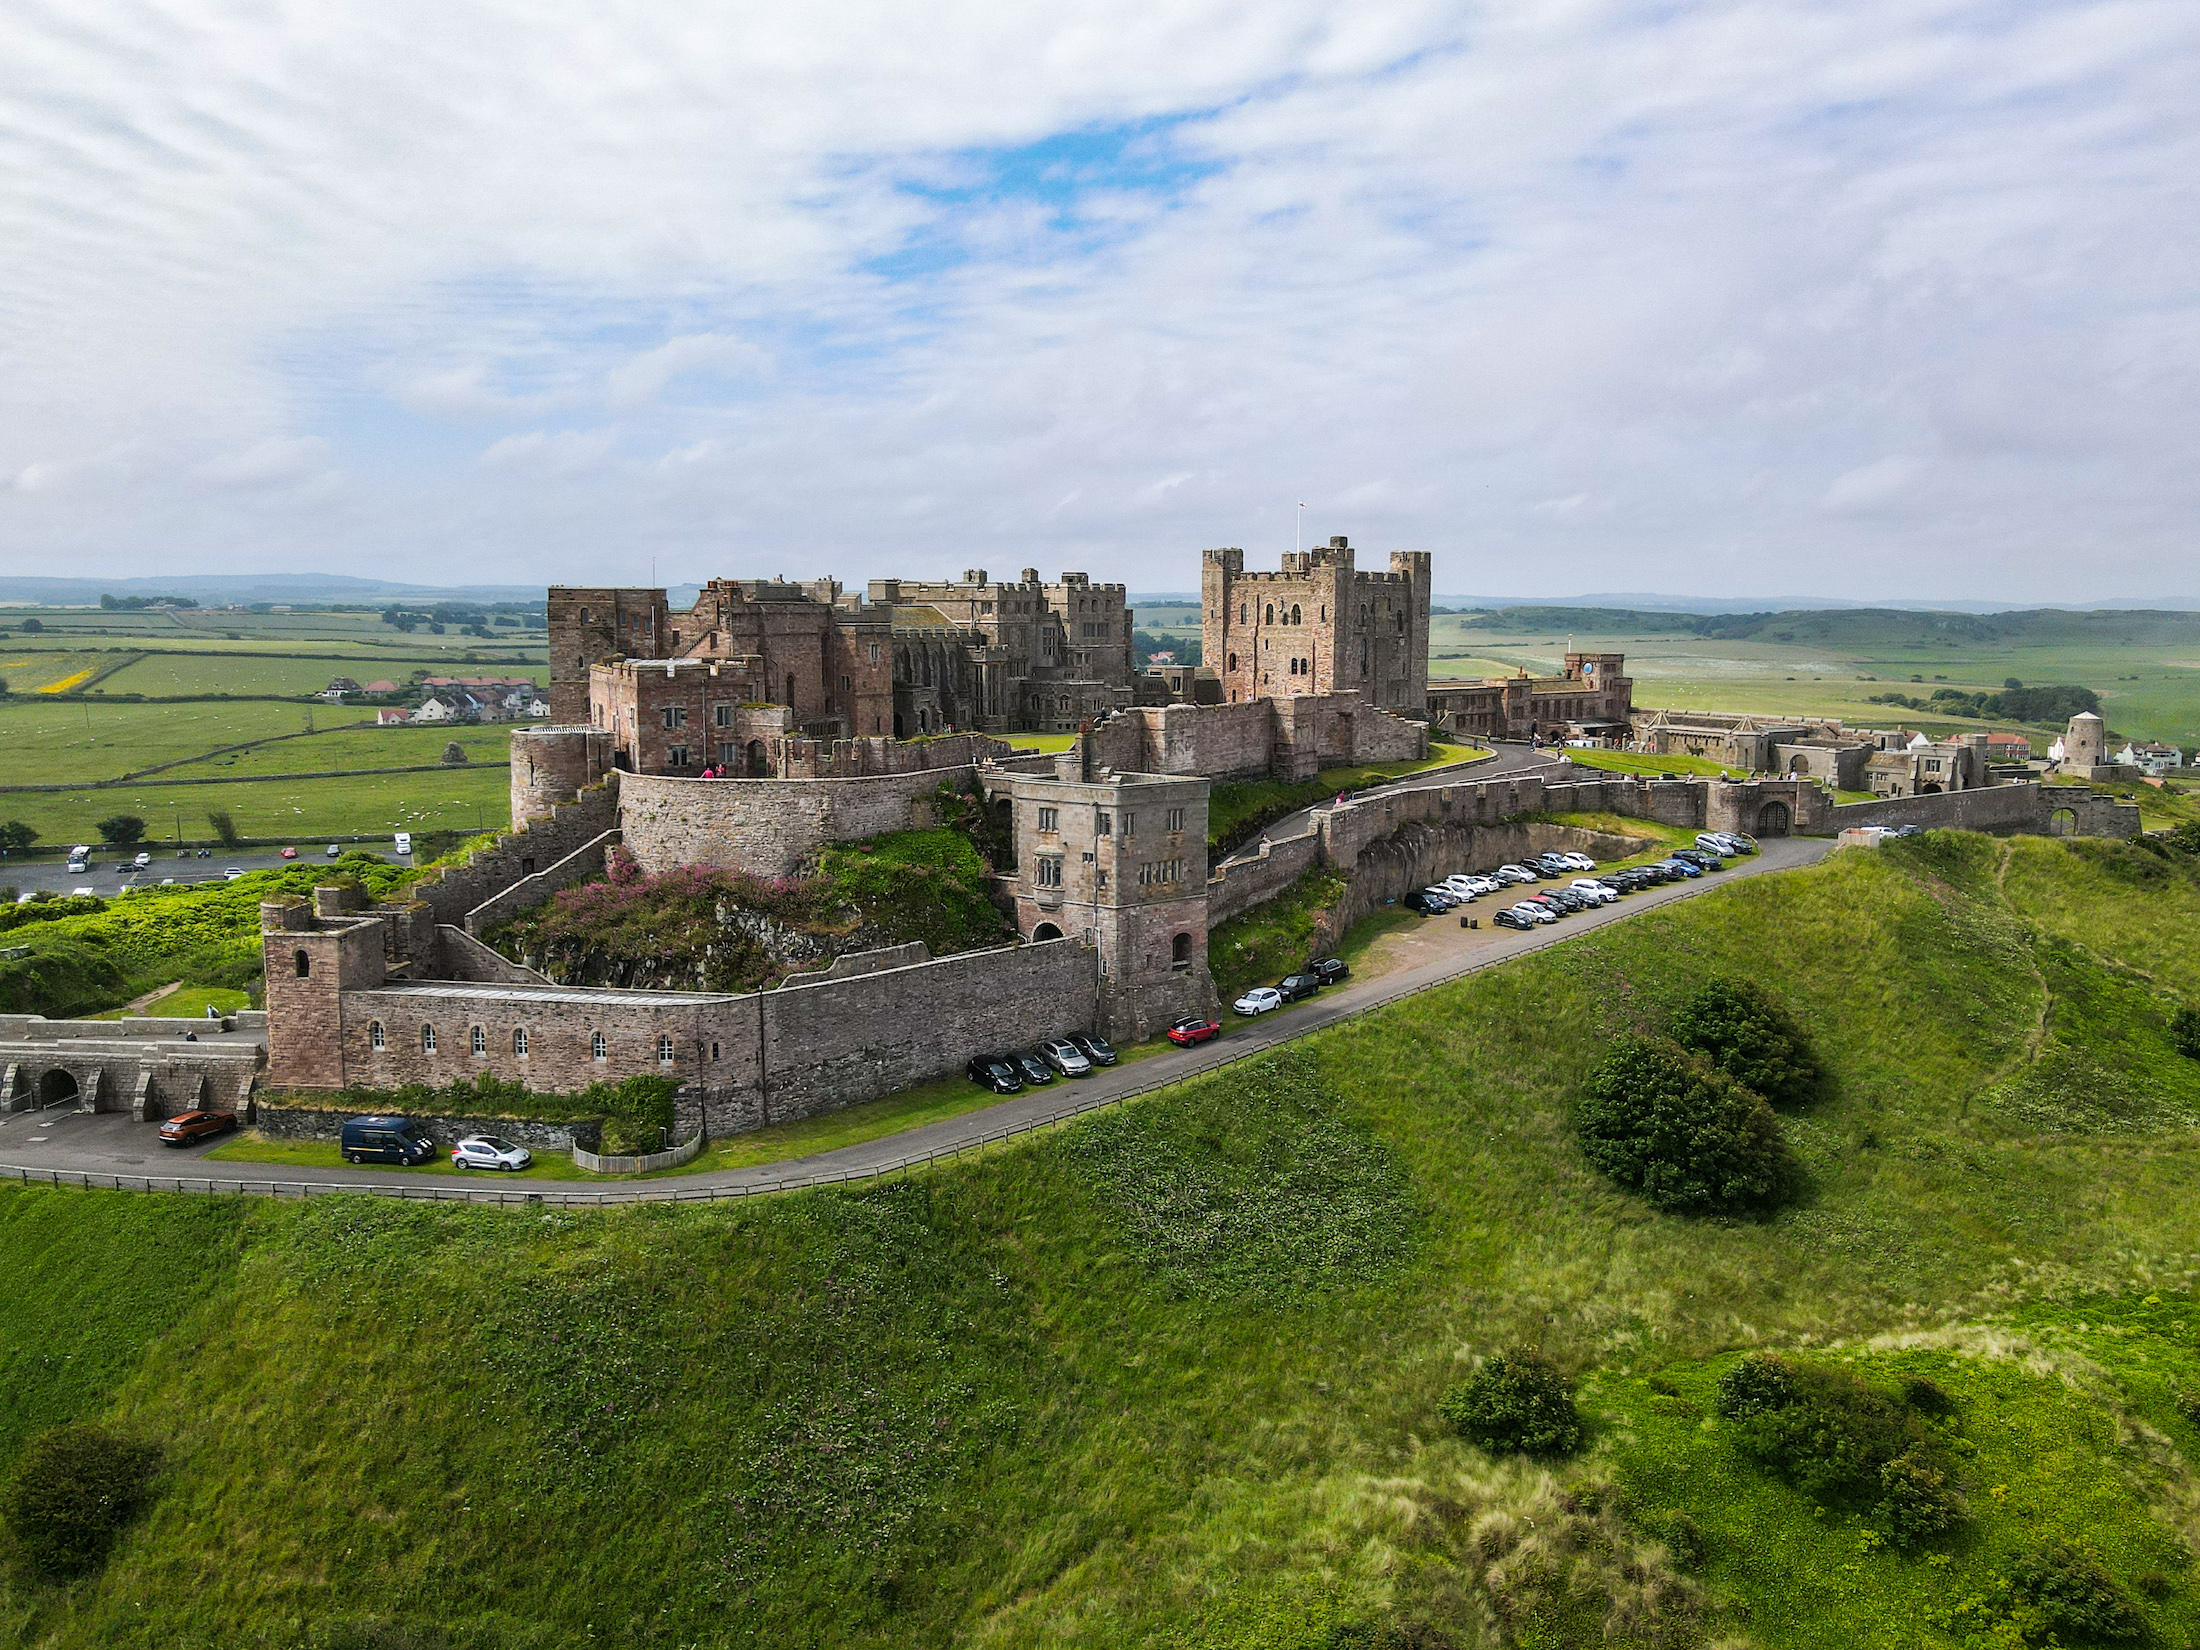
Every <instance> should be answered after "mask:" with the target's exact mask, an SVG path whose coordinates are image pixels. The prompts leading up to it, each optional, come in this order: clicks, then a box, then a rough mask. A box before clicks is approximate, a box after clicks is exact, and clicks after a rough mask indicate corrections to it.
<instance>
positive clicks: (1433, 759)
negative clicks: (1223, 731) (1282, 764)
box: [1207, 740, 1475, 853]
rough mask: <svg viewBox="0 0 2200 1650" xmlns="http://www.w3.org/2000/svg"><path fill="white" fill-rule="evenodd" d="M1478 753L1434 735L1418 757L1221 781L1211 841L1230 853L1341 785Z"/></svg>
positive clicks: (1212, 810) (1213, 797) (1210, 815)
mask: <svg viewBox="0 0 2200 1650" xmlns="http://www.w3.org/2000/svg"><path fill="white" fill-rule="evenodd" d="M1474 754H1475V751H1474V749H1473V747H1471V746H1467V745H1447V744H1444V743H1442V742H1441V741H1437V740H1431V741H1430V743H1429V754H1428V755H1427V756H1426V757H1424V758H1423V759H1422V760H1420V761H1418V762H1377V763H1371V764H1364V765H1359V766H1353V767H1342V768H1324V769H1323V770H1322V771H1321V772H1320V773H1319V774H1318V775H1316V776H1315V777H1314V778H1313V779H1311V780H1308V781H1306V782H1305V783H1303V784H1292V783H1291V782H1290V781H1289V780H1283V779H1234V780H1228V781H1225V782H1224V783H1222V784H1219V785H1216V786H1214V787H1213V789H1212V790H1211V791H1210V792H1209V793H1208V798H1207V846H1208V848H1209V850H1210V851H1212V852H1215V853H1228V852H1230V851H1231V850H1232V849H1234V848H1236V847H1238V846H1239V845H1240V844H1242V843H1245V842H1248V841H1250V840H1251V839H1252V837H1253V835H1254V833H1255V832H1257V831H1258V830H1259V829H1260V828H1261V827H1262V826H1263V825H1266V824H1269V823H1270V822H1272V821H1274V820H1278V819H1281V818H1282V817H1283V816H1284V815H1285V814H1289V813H1296V812H1297V811H1298V810H1299V809H1301V808H1305V807H1309V806H1311V805H1312V804H1314V803H1316V802H1321V801H1325V800H1327V799H1328V798H1330V797H1333V796H1335V795H1337V793H1338V792H1340V791H1355V790H1360V789H1363V788H1364V787H1366V786H1369V785H1372V784H1374V783H1376V782H1377V781H1378V780H1383V779H1398V778H1403V777H1404V776H1405V775H1407V774H1415V773H1422V772H1425V771H1427V770H1428V769H1430V768H1441V767H1447V766H1449V765H1450V764H1452V763H1455V762H1464V761H1466V760H1468V759H1469V758H1470V757H1472V756H1473V755H1474Z"/></svg>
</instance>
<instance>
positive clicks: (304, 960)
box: [292, 949, 313, 980]
mask: <svg viewBox="0 0 2200 1650" xmlns="http://www.w3.org/2000/svg"><path fill="white" fill-rule="evenodd" d="M292 961H293V962H294V963H295V965H296V966H297V969H298V978H299V979H301V980H302V979H304V978H305V977H306V976H307V975H308V974H310V973H312V972H313V959H312V958H311V957H309V956H307V955H306V954H305V952H304V951H303V950H302V949H301V950H300V951H299V953H298V955H297V956H296V957H295V958H293V959H292Z"/></svg>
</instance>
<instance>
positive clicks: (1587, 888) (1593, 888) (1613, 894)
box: [1566, 877, 1619, 905]
mask: <svg viewBox="0 0 2200 1650" xmlns="http://www.w3.org/2000/svg"><path fill="white" fill-rule="evenodd" d="M1566 887H1567V890H1568V891H1569V892H1571V893H1576V894H1579V895H1580V896H1581V897H1582V898H1583V899H1585V900H1588V901H1589V902H1590V903H1591V904H1593V905H1610V904H1611V903H1612V901H1614V900H1616V899H1618V898H1619V890H1618V889H1616V888H1607V887H1605V886H1604V884H1603V883H1601V882H1591V881H1590V880H1589V879H1588V878H1587V877H1576V878H1574V880H1573V881H1572V882H1569V883H1568V884H1567V885H1566Z"/></svg>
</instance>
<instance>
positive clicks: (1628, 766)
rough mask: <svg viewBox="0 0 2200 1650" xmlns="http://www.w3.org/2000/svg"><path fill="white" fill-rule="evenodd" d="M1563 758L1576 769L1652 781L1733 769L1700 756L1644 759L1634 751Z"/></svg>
mask: <svg viewBox="0 0 2200 1650" xmlns="http://www.w3.org/2000/svg"><path fill="white" fill-rule="evenodd" d="M1565 755H1566V756H1567V757H1568V758H1569V759H1570V760H1571V761H1572V762H1573V764H1574V766H1576V767H1579V768H1597V769H1600V770H1602V771H1603V772H1605V773H1633V774H1643V775H1646V776H1647V777H1649V778H1652V779H1655V778H1658V777H1659V776H1660V775H1664V774H1701V775H1708V776H1711V777H1714V778H1715V777H1717V776H1718V775H1719V774H1722V773H1731V772H1733V770H1732V769H1731V768H1728V767H1727V766H1725V765H1724V764H1723V763H1719V762H1714V761H1712V760H1711V759H1710V758H1709V757H1703V756H1644V755H1642V754H1640V753H1639V752H1636V751H1607V750H1569V751H1567V752H1566V753H1565Z"/></svg>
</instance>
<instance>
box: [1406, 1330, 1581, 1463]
mask: <svg viewBox="0 0 2200 1650" xmlns="http://www.w3.org/2000/svg"><path fill="white" fill-rule="evenodd" d="M1438 1408H1439V1413H1441V1414H1442V1415H1443V1417H1444V1419H1445V1420H1447V1421H1449V1422H1450V1423H1451V1424H1452V1426H1453V1427H1455V1428H1457V1429H1458V1431H1459V1433H1460V1434H1461V1435H1462V1436H1463V1437H1466V1438H1469V1439H1472V1440H1473V1441H1474V1442H1475V1443H1477V1444H1479V1445H1481V1446H1482V1447H1483V1448H1484V1449H1486V1450H1489V1451H1490V1452H1491V1453H1493V1454H1500V1455H1505V1454H1518V1455H1571V1454H1572V1453H1573V1452H1574V1451H1575V1450H1576V1449H1578V1448H1580V1447H1581V1411H1580V1410H1578V1409H1576V1408H1575V1407H1574V1391H1573V1385H1572V1383H1571V1382H1569V1381H1568V1380H1567V1379H1566V1377H1565V1376H1563V1375H1561V1374H1560V1373H1559V1372H1558V1371H1557V1369H1556V1368H1554V1367H1553V1366H1552V1365H1551V1363H1550V1362H1549V1360H1547V1359H1546V1358H1544V1356H1543V1355H1542V1354H1541V1353H1539V1352H1531V1351H1527V1350H1525V1349H1522V1350H1516V1351H1512V1352H1500V1353H1497V1354H1496V1355H1495V1356H1493V1357H1491V1358H1490V1359H1488V1360H1487V1361H1486V1362H1485V1363H1484V1364H1483V1365H1482V1367H1481V1368H1480V1369H1477V1370H1476V1371H1475V1372H1474V1373H1473V1374H1472V1375H1470V1376H1468V1377H1467V1379H1465V1380H1464V1381H1461V1382H1460V1383H1459V1384H1458V1385H1457V1386H1455V1387H1453V1388H1452V1389H1451V1390H1450V1391H1449V1392H1447V1393H1445V1394H1444V1401H1443V1403H1442V1404H1441V1405H1440V1406H1438Z"/></svg>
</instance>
